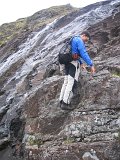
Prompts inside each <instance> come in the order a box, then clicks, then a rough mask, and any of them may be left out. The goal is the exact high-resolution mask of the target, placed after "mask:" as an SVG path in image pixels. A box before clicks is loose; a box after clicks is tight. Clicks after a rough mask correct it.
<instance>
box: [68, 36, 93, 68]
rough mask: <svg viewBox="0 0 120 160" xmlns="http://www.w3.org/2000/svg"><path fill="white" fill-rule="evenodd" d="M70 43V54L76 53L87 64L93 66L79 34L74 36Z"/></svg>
mask: <svg viewBox="0 0 120 160" xmlns="http://www.w3.org/2000/svg"><path fill="white" fill-rule="evenodd" d="M71 45H72V54H74V53H77V54H78V55H79V56H80V57H81V58H82V59H83V60H84V61H85V62H86V63H87V65H90V66H93V62H92V60H91V59H90V57H89V55H88V53H87V51H86V48H85V44H84V42H83V40H82V39H81V38H80V37H79V36H75V37H74V38H73V39H72V42H71ZM79 62H80V64H82V62H81V60H80V59H79Z"/></svg>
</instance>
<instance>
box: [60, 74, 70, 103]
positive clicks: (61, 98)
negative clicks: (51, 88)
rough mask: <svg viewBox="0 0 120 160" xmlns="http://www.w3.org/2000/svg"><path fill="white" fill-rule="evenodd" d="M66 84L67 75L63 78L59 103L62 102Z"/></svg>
mask: <svg viewBox="0 0 120 160" xmlns="http://www.w3.org/2000/svg"><path fill="white" fill-rule="evenodd" d="M67 83H68V75H66V76H65V77H64V83H63V85H62V89H61V92H60V98H59V100H60V101H61V100H63V96H64V93H65V89H66V86H67Z"/></svg>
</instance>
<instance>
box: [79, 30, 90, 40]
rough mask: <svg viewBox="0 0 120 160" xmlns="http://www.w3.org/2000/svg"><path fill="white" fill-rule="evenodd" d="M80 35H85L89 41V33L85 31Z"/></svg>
mask: <svg viewBox="0 0 120 160" xmlns="http://www.w3.org/2000/svg"><path fill="white" fill-rule="evenodd" d="M81 35H85V36H86V37H88V38H89V40H90V39H91V36H90V33H89V32H87V31H84V32H82V33H81Z"/></svg>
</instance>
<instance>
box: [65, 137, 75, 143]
mask: <svg viewBox="0 0 120 160" xmlns="http://www.w3.org/2000/svg"><path fill="white" fill-rule="evenodd" d="M73 142H75V139H74V138H72V137H69V138H67V139H65V140H64V144H70V143H73Z"/></svg>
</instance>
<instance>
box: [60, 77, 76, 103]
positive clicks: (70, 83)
mask: <svg viewBox="0 0 120 160" xmlns="http://www.w3.org/2000/svg"><path fill="white" fill-rule="evenodd" d="M73 85H74V78H73V77H71V76H70V75H68V83H67V86H66V89H65V93H64V96H63V101H64V102H65V103H67V104H69V103H70V99H71V98H72V95H73V92H72V88H73Z"/></svg>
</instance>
